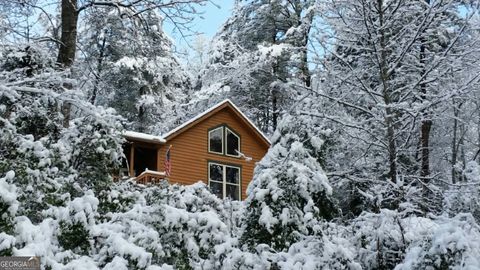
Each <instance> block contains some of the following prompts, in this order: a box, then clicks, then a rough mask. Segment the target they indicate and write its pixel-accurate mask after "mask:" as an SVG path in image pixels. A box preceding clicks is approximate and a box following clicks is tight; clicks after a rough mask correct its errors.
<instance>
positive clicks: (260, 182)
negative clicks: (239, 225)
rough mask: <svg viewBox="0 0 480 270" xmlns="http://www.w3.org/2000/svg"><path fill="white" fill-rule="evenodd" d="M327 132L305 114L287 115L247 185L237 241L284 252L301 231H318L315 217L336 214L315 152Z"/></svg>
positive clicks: (330, 217)
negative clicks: (240, 236)
mask: <svg viewBox="0 0 480 270" xmlns="http://www.w3.org/2000/svg"><path fill="white" fill-rule="evenodd" d="M322 132H326V131H325V130H322V127H321V126H320V125H319V124H318V123H316V122H315V121H314V120H313V119H312V118H311V117H309V116H301V115H287V116H285V117H284V118H283V120H282V122H281V123H280V124H279V126H278V129H277V131H276V132H275V134H274V136H273V140H272V144H273V146H272V147H271V149H270V150H269V152H268V153H267V155H266V156H265V157H264V158H263V159H262V161H261V162H260V163H259V165H258V166H257V167H256V169H255V174H254V177H253V181H252V182H251V184H250V185H249V187H248V191H247V194H248V198H247V199H246V204H247V213H246V217H245V225H244V226H245V227H244V232H243V235H242V240H243V242H244V243H246V244H247V245H248V246H250V247H252V248H255V247H256V246H257V245H259V244H267V245H269V246H271V247H272V248H273V249H274V250H278V251H280V250H285V249H287V248H288V247H289V246H290V245H291V244H292V243H294V242H295V241H297V240H299V239H301V238H302V236H305V235H321V231H320V226H319V224H318V222H319V220H322V219H326V220H330V219H332V218H334V217H335V216H337V215H338V209H337V206H336V203H335V200H334V199H333V197H332V188H331V187H330V184H329V182H328V179H327V176H326V175H325V172H324V171H323V169H322V167H321V166H320V163H319V160H318V156H317V155H316V153H318V152H319V151H320V150H321V148H322V145H323V139H322V137H323V136H324V134H322Z"/></svg>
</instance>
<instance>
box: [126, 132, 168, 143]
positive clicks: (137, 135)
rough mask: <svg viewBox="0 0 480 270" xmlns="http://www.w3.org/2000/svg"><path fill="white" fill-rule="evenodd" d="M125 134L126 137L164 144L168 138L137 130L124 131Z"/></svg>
mask: <svg viewBox="0 0 480 270" xmlns="http://www.w3.org/2000/svg"><path fill="white" fill-rule="evenodd" d="M123 136H124V137H125V138H126V139H130V140H136V141H142V142H148V143H155V144H164V143H165V142H166V140H165V139H164V138H162V137H160V136H155V135H150V134H146V133H141V132H136V131H124V132H123Z"/></svg>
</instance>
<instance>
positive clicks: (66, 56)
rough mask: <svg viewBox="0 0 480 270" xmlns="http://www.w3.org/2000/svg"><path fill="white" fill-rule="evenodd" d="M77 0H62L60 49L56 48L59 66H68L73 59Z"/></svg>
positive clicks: (75, 39)
mask: <svg viewBox="0 0 480 270" xmlns="http://www.w3.org/2000/svg"><path fill="white" fill-rule="evenodd" d="M77 21H78V11H77V0H62V11H61V27H62V35H61V37H60V41H61V44H60V49H59V50H58V56H57V64H59V66H60V67H61V68H68V67H70V66H71V65H72V64H73V61H75V52H76V44H77Z"/></svg>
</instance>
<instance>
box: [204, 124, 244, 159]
mask: <svg viewBox="0 0 480 270" xmlns="http://www.w3.org/2000/svg"><path fill="white" fill-rule="evenodd" d="M208 151H209V152H210V153H215V154H221V155H223V154H225V155H227V156H232V157H239V156H240V136H238V135H237V134H236V133H235V132H234V131H233V130H231V129H229V128H228V127H226V126H221V127H217V128H215V129H212V130H210V131H209V132H208Z"/></svg>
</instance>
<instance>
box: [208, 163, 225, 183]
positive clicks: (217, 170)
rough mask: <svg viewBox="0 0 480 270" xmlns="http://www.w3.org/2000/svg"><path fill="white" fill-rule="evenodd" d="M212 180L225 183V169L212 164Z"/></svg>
mask: <svg viewBox="0 0 480 270" xmlns="http://www.w3.org/2000/svg"><path fill="white" fill-rule="evenodd" d="M210 180H213V181H219V182H223V168H222V166H220V165H217V164H210Z"/></svg>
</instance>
